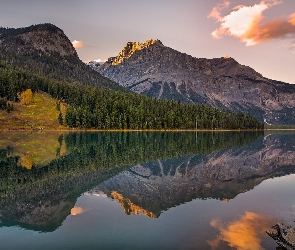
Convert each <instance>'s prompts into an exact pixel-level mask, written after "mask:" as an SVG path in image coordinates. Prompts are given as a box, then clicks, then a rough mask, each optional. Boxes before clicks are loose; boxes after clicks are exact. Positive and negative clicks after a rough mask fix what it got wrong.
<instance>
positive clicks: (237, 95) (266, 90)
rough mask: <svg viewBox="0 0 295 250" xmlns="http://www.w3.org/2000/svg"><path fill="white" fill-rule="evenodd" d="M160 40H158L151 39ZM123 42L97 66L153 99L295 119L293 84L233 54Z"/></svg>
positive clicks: (286, 121)
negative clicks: (193, 52)
mask: <svg viewBox="0 0 295 250" xmlns="http://www.w3.org/2000/svg"><path fill="white" fill-rule="evenodd" d="M156 41H159V40H156ZM129 44H130V43H128V44H127V45H126V46H125V47H124V49H123V50H122V51H121V52H120V53H119V56H118V57H119V58H121V60H119V61H120V63H114V60H117V61H118V59H117V58H118V57H111V58H109V60H108V61H107V62H105V64H103V65H102V66H101V67H99V68H98V71H99V72H100V73H101V74H102V75H104V76H105V77H108V78H109V79H111V80H114V81H115V82H118V83H119V84H121V85H122V86H125V87H127V88H129V89H130V90H132V91H134V92H136V93H139V94H144V95H147V96H149V97H155V98H158V99H172V100H178V101H180V102H185V103H197V104H209V105H211V106H214V107H217V108H222V109H229V110H232V111H234V112H237V111H242V112H247V113H250V114H251V115H253V116H255V117H256V118H258V119H260V120H261V121H264V122H266V123H269V124H294V123H295V118H292V117H295V86H293V85H291V84H287V83H283V82H279V81H275V80H271V79H268V78H266V77H263V76H262V75H261V74H260V73H258V72H256V71H255V70H254V69H252V68H251V67H249V66H244V65H241V64H239V63H238V62H237V61H236V60H235V59H233V58H231V57H228V56H225V57H222V58H213V59H206V58H195V57H193V56H190V55H187V54H185V53H181V52H179V51H177V50H174V49H172V48H169V47H166V46H164V45H163V44H162V42H158V43H153V44H151V45H150V46H148V47H144V48H142V49H140V50H136V51H134V53H132V54H131V55H130V56H129V57H125V58H124V59H122V56H120V55H122V54H125V53H127V54H128V48H129V47H130V45H129Z"/></svg>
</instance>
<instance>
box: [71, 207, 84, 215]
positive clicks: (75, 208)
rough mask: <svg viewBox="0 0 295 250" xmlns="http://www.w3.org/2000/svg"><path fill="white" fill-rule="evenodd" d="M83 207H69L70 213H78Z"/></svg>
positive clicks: (80, 212) (82, 211)
mask: <svg viewBox="0 0 295 250" xmlns="http://www.w3.org/2000/svg"><path fill="white" fill-rule="evenodd" d="M84 212H85V211H84V209H83V208H82V207H73V208H72V209H71V215H78V214H82V213H84Z"/></svg>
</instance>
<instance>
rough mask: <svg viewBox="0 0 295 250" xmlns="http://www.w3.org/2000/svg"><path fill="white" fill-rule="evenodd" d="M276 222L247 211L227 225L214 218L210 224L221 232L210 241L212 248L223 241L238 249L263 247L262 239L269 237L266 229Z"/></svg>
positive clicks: (246, 249)
mask: <svg viewBox="0 0 295 250" xmlns="http://www.w3.org/2000/svg"><path fill="white" fill-rule="evenodd" d="M274 224H275V222H274V221H272V220H270V219H268V218H267V217H264V216H262V215H259V214H256V213H252V212H246V213H245V215H244V216H242V217H241V218H240V219H239V220H236V221H233V222H231V223H228V224H227V225H226V226H224V225H222V223H221V222H220V221H219V220H217V219H214V220H212V221H211V222H210V225H211V226H212V227H214V228H217V229H218V230H219V231H220V232H219V235H218V236H217V238H216V239H214V240H211V241H208V244H209V245H210V246H211V248H212V249H215V248H218V246H219V244H220V243H221V241H224V242H226V243H227V244H228V245H229V246H230V247H232V248H235V249H238V250H252V249H263V248H262V246H261V239H262V238H263V237H267V235H266V234H265V230H266V229H267V228H269V227H271V226H273V225H274Z"/></svg>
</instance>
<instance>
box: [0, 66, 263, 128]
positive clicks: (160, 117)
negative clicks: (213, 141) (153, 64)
mask: <svg viewBox="0 0 295 250" xmlns="http://www.w3.org/2000/svg"><path fill="white" fill-rule="evenodd" d="M26 89H31V90H32V91H33V92H36V91H39V90H42V91H44V92H46V93H48V94H50V95H51V96H52V97H54V98H56V99H58V100H61V101H63V102H65V103H67V104H69V105H70V107H69V108H68V109H67V112H66V114H65V117H64V120H63V123H64V124H65V125H67V126H69V127H79V128H97V129H195V128H196V127H197V128H198V129H256V128H257V129H262V128H263V123H262V122H260V121H258V120H257V119H255V118H253V117H251V116H250V115H248V114H243V113H237V114H235V113H233V112H230V111H222V110H219V109H216V108H213V107H210V106H206V105H202V106H200V105H196V104H182V103H180V102H177V101H171V100H157V99H154V98H149V97H146V96H143V95H138V94H135V93H128V92H121V91H114V90H110V89H104V88H99V87H92V86H87V85H82V84H69V83H68V82H67V81H58V80H53V79H49V78H46V77H44V76H41V75H37V74H33V73H27V72H24V71H21V70H19V69H13V68H12V67H9V66H8V65H6V64H4V63H2V64H0V97H2V98H7V100H10V101H17V100H18V97H17V93H18V92H22V91H25V90H26Z"/></svg>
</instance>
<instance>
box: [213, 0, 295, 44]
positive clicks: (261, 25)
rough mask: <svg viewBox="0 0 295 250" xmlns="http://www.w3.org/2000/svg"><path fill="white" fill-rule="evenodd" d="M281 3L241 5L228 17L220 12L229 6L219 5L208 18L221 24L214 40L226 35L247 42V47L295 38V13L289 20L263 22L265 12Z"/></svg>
mask: <svg viewBox="0 0 295 250" xmlns="http://www.w3.org/2000/svg"><path fill="white" fill-rule="evenodd" d="M281 3H282V1H279V0H265V1H261V2H260V3H259V4H255V5H253V6H245V5H239V6H236V7H234V8H233V9H232V11H231V12H230V13H229V14H228V15H226V16H221V13H220V10H221V9H223V8H225V7H227V6H228V5H225V4H224V3H223V4H221V5H218V6H217V7H215V8H213V10H212V12H211V13H210V14H209V16H208V17H211V18H214V19H216V20H217V21H218V22H219V23H220V27H219V28H218V29H216V30H215V31H213V32H212V33H211V35H212V36H213V37H214V38H221V37H222V36H224V35H229V36H233V37H235V38H237V39H239V40H241V41H242V42H245V43H246V45H247V46H250V45H255V44H258V43H262V42H265V41H268V40H272V39H282V38H286V37H293V36H294V37H295V13H293V14H292V15H290V16H289V18H285V19H284V18H278V19H274V20H271V21H267V22H263V19H264V16H263V12H264V11H265V10H267V9H269V8H271V7H273V6H275V5H278V4H281Z"/></svg>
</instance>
